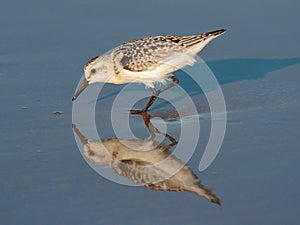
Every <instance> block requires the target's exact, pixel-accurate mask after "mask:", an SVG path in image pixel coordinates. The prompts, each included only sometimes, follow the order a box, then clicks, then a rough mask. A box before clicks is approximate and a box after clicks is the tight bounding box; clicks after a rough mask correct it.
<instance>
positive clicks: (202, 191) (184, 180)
mask: <svg viewBox="0 0 300 225" xmlns="http://www.w3.org/2000/svg"><path fill="white" fill-rule="evenodd" d="M148 188H149V189H150V190H165V191H178V192H179V191H180V192H183V191H185V192H191V193H194V194H196V195H200V196H203V197H205V198H206V199H208V200H209V201H211V202H213V203H217V204H221V201H220V199H219V198H218V197H217V196H216V195H215V194H213V193H212V191H211V189H208V188H206V187H205V186H204V185H202V184H201V182H200V180H199V178H198V177H197V176H196V175H195V174H194V173H193V171H192V170H191V169H190V168H189V167H188V166H184V167H183V168H182V169H181V170H180V171H179V172H178V173H176V174H175V175H174V176H172V177H170V178H169V179H167V180H164V181H161V182H159V183H156V184H150V185H148Z"/></svg>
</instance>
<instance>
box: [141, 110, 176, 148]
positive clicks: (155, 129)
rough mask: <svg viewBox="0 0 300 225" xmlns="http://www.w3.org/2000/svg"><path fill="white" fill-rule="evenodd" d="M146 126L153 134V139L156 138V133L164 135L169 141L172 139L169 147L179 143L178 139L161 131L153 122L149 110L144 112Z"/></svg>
mask: <svg viewBox="0 0 300 225" xmlns="http://www.w3.org/2000/svg"><path fill="white" fill-rule="evenodd" d="M142 116H143V119H144V123H145V126H146V127H147V128H148V130H149V132H150V134H151V140H154V138H155V137H156V135H155V133H157V134H162V135H164V136H165V137H166V138H167V139H168V140H169V141H171V144H169V145H168V146H169V147H172V146H174V145H176V144H177V141H176V140H175V138H173V137H172V136H170V135H168V134H167V133H162V132H160V131H159V130H158V129H157V128H156V127H155V126H153V124H152V123H151V121H150V119H151V115H150V114H148V113H147V112H144V113H142Z"/></svg>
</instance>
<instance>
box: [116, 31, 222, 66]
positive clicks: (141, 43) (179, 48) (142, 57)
mask: <svg viewBox="0 0 300 225" xmlns="http://www.w3.org/2000/svg"><path fill="white" fill-rule="evenodd" d="M223 32H225V30H218V31H213V32H209V33H204V34H199V35H192V36H154V37H146V38H141V39H136V40H132V41H128V42H126V43H124V44H123V45H121V46H119V47H118V48H117V49H116V50H115V51H114V52H113V60H114V63H115V67H116V68H115V69H116V70H117V71H118V70H121V69H125V70H128V71H132V72H144V71H151V70H154V69H156V68H157V67H159V66H160V65H161V64H164V63H168V62H170V63H174V64H176V65H177V66H178V68H182V67H183V66H186V65H191V64H193V63H194V60H193V58H194V57H195V56H196V54H197V53H198V52H199V51H201V50H202V48H203V47H204V46H205V45H206V44H207V43H208V42H210V41H211V40H212V39H214V38H215V37H217V36H218V35H220V34H222V33H223ZM180 56H183V57H181V58H180ZM184 56H186V57H184ZM174 58H177V59H176V60H174Z"/></svg>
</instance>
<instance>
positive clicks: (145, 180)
mask: <svg viewBox="0 0 300 225" xmlns="http://www.w3.org/2000/svg"><path fill="white" fill-rule="evenodd" d="M111 167H112V168H113V169H114V171H115V172H116V173H117V174H119V175H121V176H123V177H125V178H127V179H129V180H130V181H132V182H133V183H136V184H140V185H144V186H148V185H149V184H154V183H156V182H157V181H159V180H165V179H166V178H167V177H169V176H170V175H169V174H167V173H166V172H165V171H163V170H162V169H160V168H158V167H155V166H153V165H152V164H151V163H148V162H145V161H140V160H138V159H131V160H121V161H119V160H117V159H114V160H113V162H112V164H111Z"/></svg>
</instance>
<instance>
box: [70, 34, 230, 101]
mask: <svg viewBox="0 0 300 225" xmlns="http://www.w3.org/2000/svg"><path fill="white" fill-rule="evenodd" d="M225 31H226V30H225V29H221V30H216V31H212V32H208V33H203V34H199V35H191V36H152V37H145V38H140V39H136V40H132V41H128V42H125V43H124V44H122V45H120V46H119V47H117V48H116V49H115V50H114V51H112V52H111V53H110V54H107V55H102V56H96V57H94V58H92V59H90V60H89V61H88V62H87V63H86V65H85V67H84V74H85V80H84V82H83V84H82V85H81V86H80V87H79V89H78V90H77V92H76V93H75V95H74V97H73V99H72V100H75V99H76V98H77V97H78V96H79V94H80V93H81V92H82V91H83V90H84V89H85V88H86V87H87V86H88V84H91V83H95V82H105V83H113V84H124V83H131V82H136V83H143V84H145V85H146V86H147V87H150V88H154V84H155V83H164V82H165V81H166V79H168V78H169V77H170V76H171V74H172V72H174V71H176V70H178V69H181V68H183V67H185V66H187V65H193V64H194V62H195V57H196V55H197V53H199V52H200V51H201V50H202V49H203V48H204V47H205V46H206V45H207V44H208V43H209V42H211V41H212V40H213V39H215V38H216V37H218V36H219V35H221V34H223V33H224V32H225Z"/></svg>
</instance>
